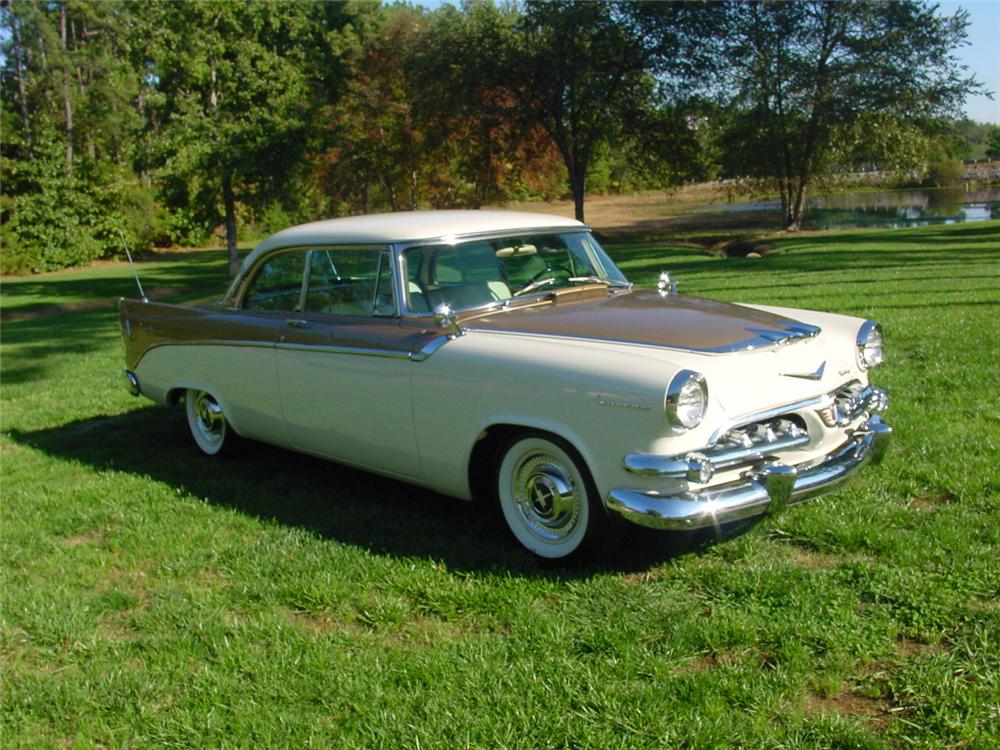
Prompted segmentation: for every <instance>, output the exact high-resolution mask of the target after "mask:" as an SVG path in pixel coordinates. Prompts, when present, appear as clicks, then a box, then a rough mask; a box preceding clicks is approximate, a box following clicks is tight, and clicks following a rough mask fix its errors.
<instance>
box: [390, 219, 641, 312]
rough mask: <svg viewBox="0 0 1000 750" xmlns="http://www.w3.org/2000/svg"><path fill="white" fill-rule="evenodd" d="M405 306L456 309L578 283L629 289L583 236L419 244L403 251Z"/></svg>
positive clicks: (594, 243) (417, 309)
mask: <svg viewBox="0 0 1000 750" xmlns="http://www.w3.org/2000/svg"><path fill="white" fill-rule="evenodd" d="M403 273H404V274H405V281H406V283H405V285H404V286H405V288H406V298H407V308H408V309H409V310H410V311H411V312H422V313H426V312H430V311H432V310H433V309H434V308H435V307H436V306H437V305H439V304H441V303H446V304H448V305H450V306H451V307H453V308H454V309H456V310H461V309H463V308H471V307H481V306H483V305H488V304H491V303H497V302H503V301H505V300H510V299H512V298H514V297H520V296H528V295H531V294H536V293H537V294H547V293H548V292H551V291H552V290H554V289H559V288H565V287H570V286H579V285H581V284H595V283H599V284H607V285H609V286H615V287H627V286H630V284H629V282H628V280H627V279H626V278H625V276H624V275H622V272H621V271H619V270H618V268H617V267H616V266H615V264H614V263H612V262H611V259H610V258H609V257H608V256H607V254H606V253H605V252H604V250H602V249H601V246H600V245H598V244H597V241H596V240H595V239H594V238H593V237H592V236H591V235H590V234H588V233H586V232H570V233H566V234H537V235H518V236H516V237H501V238H495V239H489V240H482V239H477V240H468V241H465V242H457V243H455V244H449V245H443V244H442V245H419V246H417V247H411V248H408V249H406V250H404V251H403Z"/></svg>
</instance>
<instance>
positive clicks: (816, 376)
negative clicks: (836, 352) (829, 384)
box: [781, 362, 826, 380]
mask: <svg viewBox="0 0 1000 750" xmlns="http://www.w3.org/2000/svg"><path fill="white" fill-rule="evenodd" d="M825 369H826V362H823V363H821V364H820V366H819V367H817V368H816V370H815V371H814V372H783V373H781V374H782V375H783V376H784V377H786V378H802V380H822V379H823V370H825Z"/></svg>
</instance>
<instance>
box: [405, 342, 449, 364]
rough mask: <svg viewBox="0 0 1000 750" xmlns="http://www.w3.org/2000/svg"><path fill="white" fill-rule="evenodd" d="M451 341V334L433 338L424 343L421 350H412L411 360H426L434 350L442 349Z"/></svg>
mask: <svg viewBox="0 0 1000 750" xmlns="http://www.w3.org/2000/svg"><path fill="white" fill-rule="evenodd" d="M449 341H451V337H449V336H438V337H436V338H433V339H431V340H430V341H428V342H427V343H426V344H424V345H423V346H422V347H421V348H420V350H419V351H416V352H412V353H411V354H410V361H411V362H424V361H426V360H427V359H428V358H429V357H430V356H431V355H432V354H434V352H436V351H437V350H438V349H440V348H441V347H442V346H444V345H445V344H447V343H448V342H449Z"/></svg>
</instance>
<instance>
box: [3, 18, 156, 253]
mask: <svg viewBox="0 0 1000 750" xmlns="http://www.w3.org/2000/svg"><path fill="white" fill-rule="evenodd" d="M131 10H132V8H131V6H124V5H117V4H109V3H97V4H94V3H85V2H75V1H72V0H62V1H61V2H33V1H32V0H15V1H14V2H7V3H5V4H4V6H3V8H2V11H0V20H2V24H3V30H4V33H3V34H2V35H0V45H2V46H0V52H2V60H3V67H2V77H3V90H4V94H5V95H4V97H3V105H2V117H3V123H2V128H0V133H2V135H3V160H2V169H3V189H4V195H3V202H2V207H0V221H2V224H3V231H4V242H3V247H4V263H5V268H6V269H8V270H11V271H22V270H34V271H41V270H51V269H53V268H59V267H62V266H65V265H72V264H77V263H85V262H88V261H91V260H93V259H95V258H97V257H101V256H107V255H112V254H115V253H118V252H121V248H122V236H125V237H126V238H127V241H128V242H129V243H130V244H131V245H132V246H133V247H135V246H137V245H138V246H143V245H148V243H149V240H150V238H151V237H152V235H153V233H154V231H153V229H152V228H151V226H149V222H148V215H149V214H150V213H152V212H149V211H143V212H140V211H138V210H135V208H136V206H137V205H138V204H141V205H144V206H148V204H149V203H150V201H149V200H148V199H149V193H148V191H144V190H143V189H142V188H141V187H140V185H139V181H138V180H137V179H136V177H135V174H134V173H133V171H132V161H133V158H134V156H135V149H134V145H135V142H136V137H137V135H138V133H139V131H140V130H141V128H142V125H143V120H142V116H141V112H140V110H139V107H138V106H137V99H138V95H139V92H140V90H141V86H142V84H141V77H140V75H139V74H137V73H136V72H135V71H134V70H133V68H132V67H131V64H130V55H131V52H132V45H133V44H134V42H135V41H136V40H135V39H134V37H133V35H132V34H131V33H129V32H130V26H131V23H132V20H133V16H132V13H131ZM7 92H12V94H13V95H12V96H8V95H7Z"/></svg>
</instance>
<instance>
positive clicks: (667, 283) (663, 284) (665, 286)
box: [656, 270, 677, 297]
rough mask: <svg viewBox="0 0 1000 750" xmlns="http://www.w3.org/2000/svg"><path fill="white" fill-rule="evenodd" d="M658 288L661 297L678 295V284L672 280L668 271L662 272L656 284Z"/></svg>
mask: <svg viewBox="0 0 1000 750" xmlns="http://www.w3.org/2000/svg"><path fill="white" fill-rule="evenodd" d="M656 288H657V289H658V290H659V291H660V296H661V297H669V296H670V295H671V294H677V282H676V281H674V280H673V279H672V278H670V272H669V271H667V270H663V271H660V278H659V280H658V281H657V282H656Z"/></svg>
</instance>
